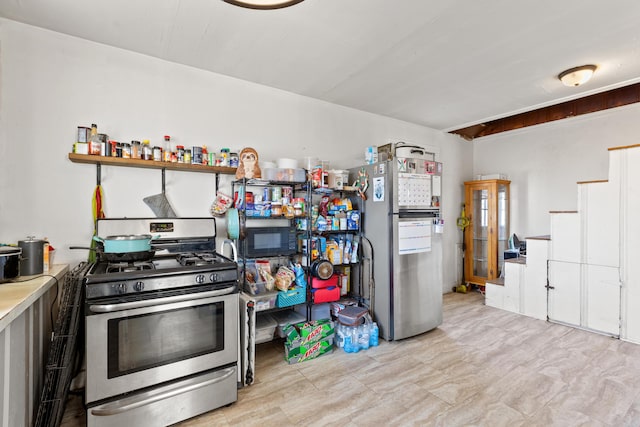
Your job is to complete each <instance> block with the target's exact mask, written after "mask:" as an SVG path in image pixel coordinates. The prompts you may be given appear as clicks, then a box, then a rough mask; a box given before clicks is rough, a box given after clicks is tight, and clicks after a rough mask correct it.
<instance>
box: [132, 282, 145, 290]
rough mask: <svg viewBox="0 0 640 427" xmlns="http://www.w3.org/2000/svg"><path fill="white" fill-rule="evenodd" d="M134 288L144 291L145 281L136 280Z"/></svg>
mask: <svg viewBox="0 0 640 427" xmlns="http://www.w3.org/2000/svg"><path fill="white" fill-rule="evenodd" d="M133 289H134V290H135V291H136V292H142V291H143V290H144V283H142V282H136V283H135V284H134V285H133Z"/></svg>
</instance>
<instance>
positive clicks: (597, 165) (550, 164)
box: [473, 104, 640, 237]
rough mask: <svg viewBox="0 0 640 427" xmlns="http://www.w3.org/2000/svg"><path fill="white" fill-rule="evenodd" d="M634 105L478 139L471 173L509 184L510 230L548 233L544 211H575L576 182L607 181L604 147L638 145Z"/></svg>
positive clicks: (638, 110) (637, 108)
mask: <svg viewBox="0 0 640 427" xmlns="http://www.w3.org/2000/svg"><path fill="white" fill-rule="evenodd" d="M639 113H640V104H632V105H628V106H625V107H619V108H614V109H611V110H605V111H601V112H598V113H593V114H587V115H583V116H577V117H573V118H570V119H565V120H558V121H555V122H550V123H546V124H543V125H538V126H532V127H528V128H524V129H519V130H516V131H511V132H505V133H501V134H497V135H492V136H487V137H483V138H478V139H476V140H475V141H474V143H473V161H474V174H489V173H504V174H507V175H508V177H509V179H510V180H511V208H512V210H511V232H512V233H516V234H517V235H518V236H519V237H526V236H536V235H545V234H549V232H550V231H549V228H550V219H549V211H575V210H577V209H578V206H577V200H578V199H577V195H578V187H577V185H576V182H578V181H591V180H602V179H607V178H608V172H609V154H608V151H607V149H608V148H610V147H617V146H622V145H631V144H637V143H638V134H640V121H639V120H638V114H639Z"/></svg>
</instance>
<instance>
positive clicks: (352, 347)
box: [336, 321, 379, 353]
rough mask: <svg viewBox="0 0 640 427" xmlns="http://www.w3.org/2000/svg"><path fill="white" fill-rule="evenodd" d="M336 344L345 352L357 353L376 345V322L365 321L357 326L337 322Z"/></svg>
mask: <svg viewBox="0 0 640 427" xmlns="http://www.w3.org/2000/svg"><path fill="white" fill-rule="evenodd" d="M336 335H337V339H336V345H337V346H338V348H342V349H344V351H345V352H346V353H357V352H359V351H360V350H366V349H368V348H369V347H374V346H377V345H378V343H379V341H378V324H377V323H376V322H369V321H367V322H365V323H364V324H362V325H359V326H346V325H342V324H340V323H338V325H337V332H336Z"/></svg>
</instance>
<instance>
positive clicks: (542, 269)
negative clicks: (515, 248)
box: [521, 238, 549, 320]
mask: <svg viewBox="0 0 640 427" xmlns="http://www.w3.org/2000/svg"><path fill="white" fill-rule="evenodd" d="M548 259H549V239H548V238H535V239H533V238H530V239H527V265H526V268H525V270H524V272H525V276H524V284H523V286H522V289H523V295H522V303H523V307H522V310H521V313H522V314H524V315H526V316H530V317H535V318H536V319H541V320H546V319H547V260H548Z"/></svg>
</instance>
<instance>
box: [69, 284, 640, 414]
mask: <svg viewBox="0 0 640 427" xmlns="http://www.w3.org/2000/svg"><path fill="white" fill-rule="evenodd" d="M483 301H484V299H483V296H482V295H480V294H478V293H469V294H446V295H445V296H444V323H443V324H442V325H441V326H440V327H438V328H437V329H435V330H433V331H431V332H428V333H426V334H423V335H421V336H419V337H414V338H410V339H406V340H402V341H399V342H391V343H388V342H385V341H383V340H380V346H378V347H375V348H370V349H368V350H366V351H360V352H359V353H355V354H348V353H344V352H343V351H342V350H336V351H334V352H333V353H332V354H328V355H325V356H322V357H320V358H318V359H315V360H311V361H307V362H303V363H301V364H297V365H288V364H287V363H286V362H285V361H284V360H283V349H282V342H281V341H280V342H274V343H266V344H261V345H259V348H258V350H257V360H256V364H257V367H256V382H255V383H254V384H253V385H251V386H249V387H245V388H243V389H241V390H239V391H238V401H237V402H236V403H234V404H232V405H231V406H229V407H225V408H220V409H218V410H215V411H212V412H210V413H207V414H204V415H202V416H200V417H196V418H193V419H191V420H188V421H185V422H183V423H181V424H179V425H180V426H181V427H187V426H188V427H194V426H213V425H215V426H229V425H234V426H235V425H242V426H245V425H249V426H250V425H255V426H261V427H266V426H291V425H295V426H325V425H332V426H380V425H384V426H387V425H389V426H406V425H425V426H491V427H496V426H509V427H512V426H545V427H546V426H563V427H564V426H639V425H640V346H639V345H635V344H630V343H625V342H622V341H620V340H617V339H614V338H610V337H606V336H602V335H597V334H594V333H591V332H586V331H581V330H578V329H574V328H570V327H566V326H562V325H558V324H553V323H549V322H545V321H541V320H536V319H532V318H528V317H524V316H520V315H517V314H513V313H510V312H506V311H502V310H498V309H495V308H492V307H487V306H485V305H484V304H483ZM84 423H85V421H84V413H83V408H82V407H81V402H80V399H79V398H78V397H72V398H71V399H70V401H69V403H68V405H67V410H66V412H65V419H64V420H63V423H62V426H64V427H74V426H79V425H84Z"/></svg>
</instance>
